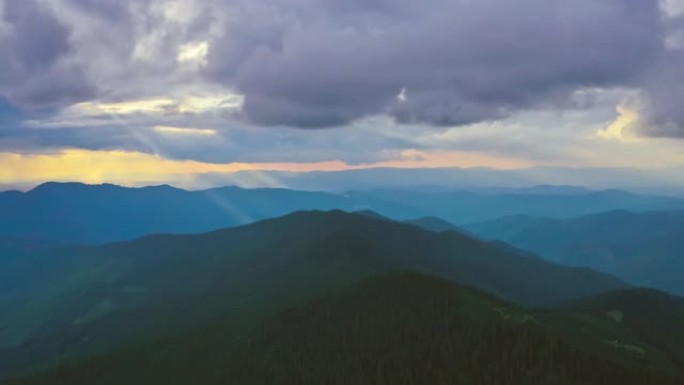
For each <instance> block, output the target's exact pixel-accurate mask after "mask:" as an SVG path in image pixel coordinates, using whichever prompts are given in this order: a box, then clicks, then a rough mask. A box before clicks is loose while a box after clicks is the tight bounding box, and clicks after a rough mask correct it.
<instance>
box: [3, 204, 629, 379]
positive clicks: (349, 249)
mask: <svg viewBox="0 0 684 385" xmlns="http://www.w3.org/2000/svg"><path fill="white" fill-rule="evenodd" d="M51 257H52V258H51V261H52V262H53V263H52V264H51V265H49V268H42V269H38V270H37V271H36V273H35V274H33V275H32V276H31V277H27V279H26V280H25V283H24V285H20V286H19V287H17V288H15V290H14V293H13V295H14V297H15V298H17V300H15V301H14V302H12V303H11V304H10V305H8V306H7V307H5V308H4V309H3V312H2V313H0V325H2V328H3V329H5V328H21V327H24V328H25V329H26V330H25V332H24V333H22V335H23V336H25V338H24V340H23V341H20V342H17V341H16V340H14V339H13V340H12V342H13V344H8V342H7V340H3V341H0V342H2V346H5V347H6V349H5V350H4V351H0V365H2V367H0V372H1V371H3V370H5V371H7V370H10V369H17V368H26V367H31V366H33V365H36V364H47V363H50V362H54V361H56V360H59V359H60V357H62V356H63V355H66V356H71V355H79V354H87V353H90V352H96V351H102V350H105V349H110V348H111V347H112V346H118V345H125V344H127V343H130V342H131V341H138V340H140V339H142V338H153V337H154V336H156V335H163V334H165V333H171V332H179V331H182V330H185V329H187V328H190V327H192V326H193V325H197V324H199V323H202V322H205V321H207V320H210V319H213V318H214V317H217V316H225V315H233V317H231V318H230V319H231V320H232V322H233V323H234V324H235V325H234V326H235V327H236V328H239V327H240V326H241V325H245V324H250V323H252V322H253V320H254V319H255V318H258V317H261V316H262V315H264V314H268V313H270V312H273V311H275V310H277V309H279V308H281V307H282V306H284V305H286V304H289V303H292V302H297V301H301V300H304V299H307V298H313V297H315V296H317V295H320V294H321V293H324V292H326V291H329V290H333V289H335V288H338V287H340V285H344V284H349V283H351V282H355V281H357V280H359V279H361V278H363V277H365V276H368V275H370V274H374V273H377V272H382V271H386V270H390V269H396V268H410V269H415V270H417V271H424V272H431V273H434V274H437V275H439V276H442V277H445V278H449V279H452V280H455V281H458V282H461V283H463V284H468V285H473V286H475V287H478V288H480V289H483V290H485V291H488V292H490V293H493V294H496V295H499V296H501V297H503V298H506V299H508V300H511V301H515V302H517V303H520V304H526V305H541V304H545V303H550V302H554V301H559V300H564V299H571V298H578V297H584V296H590V295H594V294H598V293H602V292H606V291H609V290H613V289H616V288H620V287H624V284H623V283H622V282H621V281H619V280H617V279H615V278H613V277H610V276H607V275H604V274H600V273H596V272H594V271H591V270H587V269H573V268H568V267H563V266H560V265H555V264H552V263H549V262H545V261H543V260H540V259H537V258H534V257H529V256H524V255H521V254H518V253H516V252H515V251H512V250H508V249H505V248H501V247H498V246H497V245H493V244H489V243H484V242H480V241H478V240H476V239H473V238H470V237H468V236H465V235H462V234H459V233H456V232H447V233H434V232H429V231H424V230H422V229H420V228H418V227H416V226H413V225H407V224H401V223H397V222H392V221H387V220H379V219H374V218H369V217H367V216H363V215H356V214H348V213H344V212H341V211H334V212H301V213H295V214H291V215H288V216H285V217H281V218H277V219H272V220H267V221H263V222H259V223H255V224H252V225H248V226H243V227H238V228H233V229H227V230H221V231H216V232H212V233H207V234H201V235H160V236H150V237H146V238H142V239H139V240H136V241H132V242H126V243H119V244H112V245H105V246H98V247H79V248H67V249H62V250H61V251H59V252H57V253H54V254H52V255H51ZM5 338H6V337H5Z"/></svg>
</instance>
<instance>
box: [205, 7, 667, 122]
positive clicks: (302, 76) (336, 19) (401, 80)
mask: <svg viewBox="0 0 684 385" xmlns="http://www.w3.org/2000/svg"><path fill="white" fill-rule="evenodd" d="M227 3H228V5H227V7H228V9H230V11H231V12H233V14H234V15H235V17H234V18H232V19H231V20H230V22H229V23H227V28H226V30H225V34H224V35H223V36H222V37H220V38H218V39H216V40H215V41H213V42H212V44H211V51H210V56H209V67H208V73H209V75H210V76H211V77H212V78H213V79H216V80H218V81H222V82H224V83H225V84H227V85H230V86H233V87H236V89H237V90H238V91H239V92H241V93H243V94H244V95H245V104H244V111H243V112H244V114H245V117H246V118H247V119H249V120H250V121H252V122H254V123H256V124H264V125H277V124H283V125H292V126H298V127H325V126H336V125H344V124H347V123H349V122H351V121H353V120H355V119H358V118H360V117H363V116H367V115H374V114H389V115H391V116H393V117H395V118H396V119H397V120H398V121H399V122H402V123H428V124H432V125H460V124H467V123H472V122H478V121H485V120H496V119H500V118H503V117H506V116H509V115H510V114H511V113H513V112H515V111H518V110H521V109H533V108H545V107H557V106H563V105H565V104H566V103H569V102H570V98H569V97H570V96H571V95H572V93H573V92H574V91H575V90H577V89H581V88H583V87H611V86H615V85H626V84H630V83H631V82H633V81H634V80H635V78H636V77H637V76H638V75H640V74H641V73H642V72H643V71H644V70H645V69H646V68H648V67H649V66H650V65H651V63H652V62H653V61H654V60H655V59H656V58H657V57H658V56H659V54H660V52H661V49H662V33H663V32H662V20H661V16H662V15H661V11H660V9H659V6H658V4H657V2H654V1H647V2H644V1H636V0H603V1H595V0H579V1H571V2H568V1H547V0H522V1H516V2H511V1H507V0H485V1H469V0H457V1H447V0H429V1H425V2H421V3H420V4H417V3H416V2H413V1H408V0H403V1H385V0H376V1H370V2H369V1H351V2H342V3H340V2H336V1H314V0H291V1H285V2H282V1H269V0H266V1H260V2H258V4H255V3H256V2H249V3H248V2H242V1H229V2H227ZM402 89H405V90H406V98H405V100H403V101H402V100H399V99H398V98H397V95H398V94H399V93H400V92H401V90H402Z"/></svg>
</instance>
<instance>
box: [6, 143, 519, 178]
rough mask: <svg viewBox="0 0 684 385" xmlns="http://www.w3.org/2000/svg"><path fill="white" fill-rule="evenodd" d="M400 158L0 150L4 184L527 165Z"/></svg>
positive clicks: (454, 157)
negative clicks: (250, 159) (207, 159)
mask: <svg viewBox="0 0 684 385" xmlns="http://www.w3.org/2000/svg"><path fill="white" fill-rule="evenodd" d="M400 156H401V159H399V160H392V161H386V162H378V163H373V164H364V165H349V164H346V163H344V162H341V161H324V162H311V163H295V162H282V163H237V162H236V163H222V164H221V163H204V162H198V161H192V160H174V159H166V158H162V157H160V156H157V155H152V154H146V153H141V152H129V151H119V150H114V151H90V150H80V149H65V150H63V151H60V152H56V153H51V154H34V155H30V154H17V153H0V163H1V164H2V165H3V167H2V168H0V184H3V185H29V184H38V183H42V182H46V181H78V182H84V183H92V184H96V183H116V184H122V185H142V184H153V183H175V184H182V185H184V186H187V187H192V183H193V182H192V180H193V178H194V177H195V176H198V175H201V174H205V173H230V172H237V171H292V172H306V171H342V170H352V169H361V168H369V167H404V168H414V167H457V166H458V167H474V166H482V167H495V168H516V167H525V166H529V165H530V164H528V163H527V162H524V161H515V160H511V159H498V158H491V157H488V156H485V155H481V154H474V153H453V152H442V153H423V152H420V151H415V150H407V151H404V152H402V153H401V155H400Z"/></svg>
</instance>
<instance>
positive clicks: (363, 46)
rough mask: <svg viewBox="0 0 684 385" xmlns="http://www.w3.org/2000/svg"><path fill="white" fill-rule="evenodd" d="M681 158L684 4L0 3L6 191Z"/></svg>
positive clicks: (449, 0) (682, 161)
mask: <svg viewBox="0 0 684 385" xmlns="http://www.w3.org/2000/svg"><path fill="white" fill-rule="evenodd" d="M535 165H543V166H575V167H639V168H666V167H681V166H683V165H684V0H663V1H660V2H659V1H657V0H572V1H568V0H516V1H510V0H423V1H414V0H202V1H200V0H0V185H25V184H32V183H39V182H42V181H45V180H79V181H85V182H96V183H97V182H115V183H124V184H143V183H158V182H168V181H180V180H186V181H187V180H192V177H193V176H194V175H197V174H200V173H221V172H230V171H237V170H293V171H299V170H338V169H348V168H357V167H370V166H397V167H436V166H460V167H472V166H486V167H494V168H520V167H529V166H535Z"/></svg>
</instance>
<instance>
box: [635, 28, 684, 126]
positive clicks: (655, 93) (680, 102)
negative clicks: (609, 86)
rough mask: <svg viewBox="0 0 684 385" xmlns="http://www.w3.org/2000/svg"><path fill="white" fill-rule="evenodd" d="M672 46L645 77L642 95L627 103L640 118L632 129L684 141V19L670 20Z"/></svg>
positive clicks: (641, 89) (641, 90)
mask: <svg viewBox="0 0 684 385" xmlns="http://www.w3.org/2000/svg"><path fill="white" fill-rule="evenodd" d="M669 28H670V31H669V35H670V36H671V45H672V47H671V48H670V49H668V50H667V52H665V53H664V54H663V55H662V56H661V58H660V60H659V62H658V63H657V65H655V66H654V68H652V69H651V70H650V71H649V72H648V73H647V74H646V75H645V77H644V80H643V82H642V84H641V88H640V94H639V96H638V97H637V98H635V99H634V100H632V101H631V102H630V103H628V104H627V107H628V108H632V109H634V110H635V111H636V113H637V115H638V118H637V121H636V122H634V123H633V125H632V127H631V129H632V130H633V131H634V132H635V133H637V134H639V135H643V136H650V137H667V138H684V108H682V106H684V17H678V18H675V19H672V20H670V23H669Z"/></svg>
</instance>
